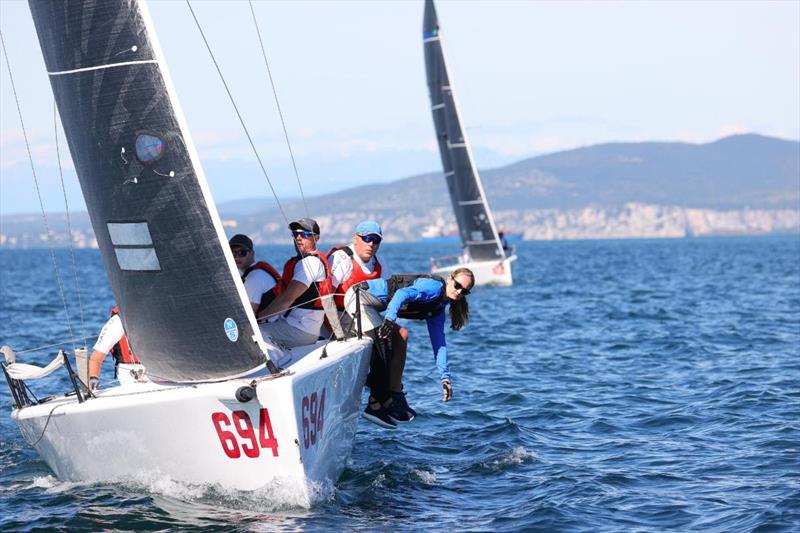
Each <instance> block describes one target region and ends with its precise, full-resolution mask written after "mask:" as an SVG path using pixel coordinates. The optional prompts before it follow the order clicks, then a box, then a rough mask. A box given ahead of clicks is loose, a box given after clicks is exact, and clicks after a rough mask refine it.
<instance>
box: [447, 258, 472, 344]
mask: <svg viewBox="0 0 800 533" xmlns="http://www.w3.org/2000/svg"><path fill="white" fill-rule="evenodd" d="M461 274H464V275H466V276H467V277H469V279H470V287H471V286H473V285H475V274H473V273H472V270H470V269H468V268H457V269H455V270H454V271H453V273H452V274H451V276H452V277H453V279H455V277H456V276H459V275H461ZM467 322H469V303H467V297H466V296H462V297H461V298H459V299H458V300H455V301H453V302H450V329H452V330H453V331H458V330H460V329H461V328H463V327H464V326H465V325H466V324H467Z"/></svg>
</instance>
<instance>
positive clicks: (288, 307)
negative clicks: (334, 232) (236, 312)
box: [258, 218, 333, 348]
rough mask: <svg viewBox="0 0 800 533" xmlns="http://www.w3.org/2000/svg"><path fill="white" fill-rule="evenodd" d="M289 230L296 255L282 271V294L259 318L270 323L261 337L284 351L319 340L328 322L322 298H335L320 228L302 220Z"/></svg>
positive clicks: (292, 225) (263, 327) (266, 325)
mask: <svg viewBox="0 0 800 533" xmlns="http://www.w3.org/2000/svg"><path fill="white" fill-rule="evenodd" d="M289 229H290V230H291V231H292V237H293V239H294V247H295V250H297V255H295V256H294V257H292V258H291V259H289V260H288V261H287V262H286V264H285V265H284V267H283V275H282V276H281V280H282V282H283V289H282V290H281V293H280V294H279V295H278V296H277V297H276V298H275V299H274V300H273V301H272V303H270V304H269V305H268V306H267V307H266V309H263V310H262V311H261V312H260V313H259V314H258V316H259V317H260V318H267V319H268V320H270V322H268V323H266V324H263V325H262V326H261V333H262V334H263V335H264V336H265V337H269V338H270V339H271V340H272V341H273V342H274V343H275V344H277V345H278V346H281V347H285V348H293V347H295V346H303V345H305V344H312V343H314V342H316V341H317V340H319V334H320V328H321V327H322V323H323V321H324V320H325V312H324V311H323V309H322V301H321V300H320V298H321V297H323V296H330V295H331V294H333V286H332V285H331V271H330V267H329V266H328V260H327V258H326V257H325V254H323V253H322V252H320V251H318V250H317V242H319V224H317V222H316V221H315V220H312V219H310V218H301V219H300V220H295V221H294V222H292V223H291V224H289Z"/></svg>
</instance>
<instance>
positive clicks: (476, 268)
mask: <svg viewBox="0 0 800 533" xmlns="http://www.w3.org/2000/svg"><path fill="white" fill-rule="evenodd" d="M516 259H517V256H516V254H515V255H512V256H510V257H506V258H505V259H503V260H502V261H470V262H466V263H456V264H454V265H447V266H434V267H433V268H431V272H432V273H433V274H438V275H440V276H444V275H447V274H450V273H451V272H453V271H454V270H456V269H457V268H468V269H470V270H471V271H472V273H473V274H475V285H476V286H477V285H494V286H497V287H509V286H511V285H512V284H513V283H514V278H513V277H512V275H511V262H512V261H515V260H516Z"/></svg>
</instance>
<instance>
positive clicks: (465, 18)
mask: <svg viewBox="0 0 800 533" xmlns="http://www.w3.org/2000/svg"><path fill="white" fill-rule="evenodd" d="M149 6H150V11H151V14H152V17H153V20H154V24H155V26H156V31H157V34H158V38H159V40H160V42H161V46H162V48H163V50H164V53H165V56H166V60H167V66H168V69H169V71H170V74H171V76H172V78H173V81H174V83H175V86H176V89H177V94H178V98H179V100H180V104H181V106H182V108H183V111H184V114H185V115H186V117H187V122H188V124H189V127H190V131H191V135H192V138H193V139H194V142H195V144H196V146H197V149H198V152H199V153H200V156H201V160H202V161H203V166H204V168H205V172H206V175H207V177H208V181H209V184H210V187H211V190H212V193H213V195H214V197H215V200H216V201H217V202H218V203H225V202H228V201H232V200H236V199H242V198H247V197H253V196H257V197H262V196H270V192H269V189H268V188H267V184H266V180H265V179H264V177H263V175H262V174H261V172H260V170H259V169H258V166H257V164H256V162H255V158H254V156H253V155H252V153H251V152H250V148H249V145H248V144H247V141H246V140H245V138H244V134H243V132H242V130H241V127H240V126H239V125H238V122H237V120H236V118H235V114H234V113H233V111H232V109H231V106H230V103H229V102H228V100H227V97H226V96H225V95H224V91H223V89H222V87H221V84H220V81H219V79H218V78H217V75H216V73H215V72H214V71H213V67H212V66H211V64H210V60H209V57H208V54H207V52H206V50H205V48H204V47H203V45H202V41H201V40H200V37H199V35H198V32H197V29H196V28H195V27H194V23H193V22H192V21H191V17H190V15H189V14H188V11H187V9H186V6H185V4H183V3H179V2H150V3H149ZM254 7H255V10H256V13H257V16H258V19H259V26H260V29H261V33H262V37H263V39H264V42H265V45H266V50H267V54H268V57H269V60H270V67H271V69H272V73H273V76H274V77H275V81H276V84H277V88H278V95H279V97H280V102H281V107H282V109H283V111H284V115H285V118H286V121H287V128H288V131H289V136H290V138H291V141H292V146H293V149H294V152H295V155H296V158H297V163H298V167H299V170H300V176H301V178H302V180H303V185H304V188H305V191H306V194H307V195H309V196H311V195H315V194H318V193H319V194H321V193H327V192H333V191H339V190H343V189H346V188H349V187H353V186H358V185H363V184H366V183H374V182H387V181H391V180H396V179H401V178H403V177H406V176H410V175H415V174H420V173H425V172H432V171H437V170H438V169H439V168H440V162H439V156H438V152H437V149H436V143H435V138H434V133H433V126H432V123H431V117H430V111H429V102H428V95H427V87H426V84H425V80H424V64H423V58H422V44H421V25H422V2H421V1H420V2H383V3H360V2H294V3H287V2H268V3H265V2H256V3H255V4H254ZM194 8H195V11H196V12H197V15H198V17H199V19H200V21H201V24H202V25H203V29H204V31H205V32H206V34H207V36H208V38H209V40H210V41H211V44H212V47H213V49H214V53H215V54H216V55H217V58H218V60H219V61H220V64H221V67H222V69H223V71H224V73H225V75H226V79H227V81H228V83H229V84H230V85H231V88H232V90H233V92H234V95H235V97H236V99H237V104H238V105H239V106H240V107H241V108H242V110H243V111H244V114H245V118H246V120H247V122H248V126H249V128H250V130H251V133H252V134H253V136H254V138H255V139H256V142H257V146H258V148H259V151H260V153H261V155H262V157H263V158H264V160H265V162H266V164H267V170H268V172H269V176H270V178H271V179H272V180H273V183H274V184H275V186H276V189H277V190H278V192H279V195H280V196H281V199H282V200H288V199H289V198H291V197H297V196H298V190H297V184H296V179H295V176H294V174H293V172H292V170H291V163H290V160H289V157H288V153H287V150H286V146H285V143H284V140H283V132H282V130H281V127H280V122H279V120H278V117H277V114H276V112H275V105H274V102H273V96H272V93H271V91H270V89H269V81H268V79H267V77H266V73H265V68H264V64H263V59H262V58H261V55H260V54H261V52H260V50H259V49H258V45H257V37H256V34H255V31H254V29H253V24H252V19H251V15H250V11H249V7H248V4H247V3H246V2H228V3H225V4H224V5H223V4H220V3H218V2H196V3H194ZM437 9H438V11H439V15H440V22H441V25H442V38H443V39H444V44H445V47H446V51H447V54H448V60H449V62H450V65H451V70H452V76H453V80H454V85H455V87H456V90H457V93H458V97H459V100H460V104H461V111H462V114H463V119H464V122H465V126H466V129H467V133H468V134H469V136H470V141H471V143H472V147H473V150H474V153H475V159H476V162H477V165H478V166H479V168H481V169H487V168H494V167H498V166H503V165H506V164H510V163H513V162H515V161H519V160H522V159H526V158H529V157H535V156H539V155H543V154H546V153H553V152H558V151H562V150H566V149H572V148H578V147H583V146H588V145H594V144H604V143H607V142H643V141H664V142H673V141H677V142H694V143H704V142H711V141H714V140H717V139H719V138H722V137H725V136H727V135H730V134H734V133H757V134H761V135H766V136H772V137H779V138H783V139H788V140H796V139H800V103H798V98H797V96H798V94H800V66H799V65H800V24H798V22H797V21H798V20H800V3H789V2H787V3H761V2H697V3H683V2H661V3H645V4H640V3H591V4H576V3H541V2H491V3H488V2H440V3H438V4H437ZM0 27H2V30H3V36H4V39H5V43H6V45H7V47H8V49H7V52H8V55H9V59H10V61H11V66H12V72H13V74H14V81H15V84H16V87H17V91H18V92H19V93H20V99H21V102H20V103H21V105H22V109H23V116H24V119H25V125H26V129H27V130H28V134H29V137H30V140H31V144H32V151H33V154H34V162H35V165H36V169H37V174H38V177H39V180H40V184H41V185H42V189H43V194H44V196H45V208H46V209H47V210H48V211H63V199H62V194H61V186H60V182H59V180H58V167H57V165H56V163H55V144H54V140H53V104H52V94H51V92H50V86H49V83H48V80H47V76H46V74H45V68H44V64H43V61H42V58H41V52H40V50H39V46H38V42H37V40H36V37H35V32H34V30H33V24H32V21H31V20H30V14H29V13H28V9H27V5H26V4H25V3H24V2H18V1H4V2H0ZM233 33H236V34H237V35H239V37H240V38H239V39H237V40H234V39H231V38H230V35H232V34H233ZM676 36H680V38H679V39H676ZM234 41H236V42H234ZM3 62H4V63H5V59H3ZM198 88H201V89H200V90H198ZM0 96H1V98H0V111H2V113H0V115H2V117H0V134H2V138H0V213H3V214H11V213H15V212H16V213H27V212H36V211H38V200H36V196H35V193H34V191H33V185H32V179H31V172H30V165H29V163H28V160H27V152H26V150H25V147H24V143H23V142H22V138H21V134H20V133H21V131H20V127H19V119H18V117H17V111H16V107H15V103H14V99H13V96H12V94H11V89H10V83H9V79H8V72H7V70H6V68H5V66H4V67H3V68H2V75H0ZM59 130H60V128H59ZM59 137H60V150H61V158H62V163H63V164H64V170H65V180H66V186H67V191H68V196H69V202H70V204H71V206H72V207H73V209H72V210H78V211H79V210H81V209H78V205H80V206H81V207H82V206H83V199H82V197H81V194H80V190H79V186H78V184H77V180H76V178H75V176H74V171H73V169H72V164H71V161H69V155H68V150H67V148H66V143H65V142H64V136H63V132H62V131H59ZM232 176H234V177H235V178H236V179H232Z"/></svg>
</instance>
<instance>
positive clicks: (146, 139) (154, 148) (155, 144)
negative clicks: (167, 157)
mask: <svg viewBox="0 0 800 533" xmlns="http://www.w3.org/2000/svg"><path fill="white" fill-rule="evenodd" d="M164 148H165V146H164V141H163V140H162V139H161V137H159V136H158V135H157V134H155V133H152V132H150V133H139V134H138V135H137V136H136V158H137V159H138V160H139V161H141V162H142V163H152V162H153V161H156V160H158V158H160V157H161V156H162V155H164Z"/></svg>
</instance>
